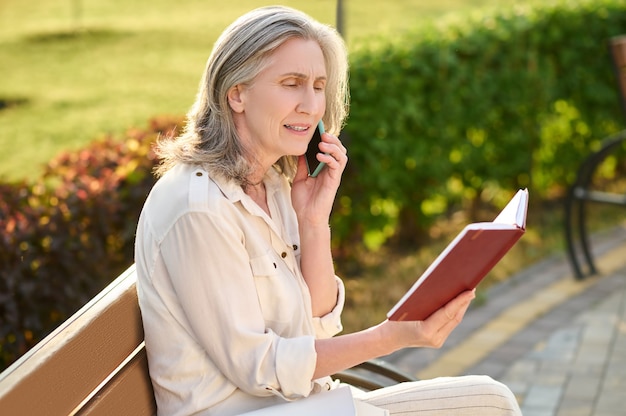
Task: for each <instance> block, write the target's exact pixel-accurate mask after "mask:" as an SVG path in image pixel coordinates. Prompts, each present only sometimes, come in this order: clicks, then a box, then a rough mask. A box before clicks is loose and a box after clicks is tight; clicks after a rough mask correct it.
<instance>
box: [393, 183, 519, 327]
mask: <svg viewBox="0 0 626 416" xmlns="http://www.w3.org/2000/svg"><path fill="white" fill-rule="evenodd" d="M527 210H528V190H526V189H520V190H519V191H518V192H517V194H515V196H514V197H513V199H511V201H510V202H509V203H508V204H507V206H506V207H504V209H503V210H502V212H501V213H500V214H499V215H498V216H497V217H496V219H495V220H493V221H492V222H478V223H473V224H469V225H467V226H466V227H465V228H464V229H463V231H461V232H460V233H459V235H457V236H456V238H455V239H454V240H452V242H451V243H450V244H448V246H447V247H446V249H445V250H444V251H443V252H442V253H441V254H440V255H439V257H437V259H435V261H434V262H433V263H432V264H431V265H430V266H429V267H428V269H426V271H425V272H424V274H422V276H421V277H420V278H419V279H418V280H417V282H415V284H414V285H413V287H411V289H410V290H409V291H408V292H407V293H406V294H405V295H404V296H403V297H402V299H400V301H398V303H397V304H396V305H395V306H394V307H393V308H391V310H390V311H389V312H388V313H387V317H388V318H389V319H390V320H392V321H422V320H424V319H426V318H428V317H429V316H430V315H431V314H432V313H433V312H435V311H436V310H438V309H439V308H441V307H442V306H443V305H445V304H446V303H448V302H450V301H451V300H452V299H454V298H455V297H457V296H458V295H459V294H461V293H462V292H464V291H466V290H471V289H474V288H475V287H476V286H477V285H478V283H479V282H480V281H481V280H482V279H483V278H484V277H485V276H486V275H487V273H489V271H491V269H492V268H493V266H495V265H496V263H498V262H499V261H500V259H502V257H504V255H505V254H506V253H507V252H508V251H509V250H510V249H511V247H513V245H515V243H516V242H517V240H519V239H520V237H521V236H522V235H523V234H524V232H525V231H526V212H527Z"/></svg>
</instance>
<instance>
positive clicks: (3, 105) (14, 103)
mask: <svg viewBox="0 0 626 416" xmlns="http://www.w3.org/2000/svg"><path fill="white" fill-rule="evenodd" d="M29 101H30V100H29V99H28V98H25V97H2V96H0V111H2V110H8V109H10V108H14V107H18V106H20V105H25V104H28V102H29Z"/></svg>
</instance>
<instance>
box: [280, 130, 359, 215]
mask: <svg viewBox="0 0 626 416" xmlns="http://www.w3.org/2000/svg"><path fill="white" fill-rule="evenodd" d="M319 150H320V152H321V153H318V154H317V160H319V161H320V162H324V163H326V166H325V167H324V168H323V169H322V171H321V172H320V173H319V175H317V177H315V178H311V177H309V175H308V171H307V167H306V161H305V157H304V156H299V157H298V170H297V172H296V176H295V178H294V181H293V187H292V190H291V199H292V203H293V207H294V209H295V211H296V214H297V215H298V220H299V221H300V222H305V223H308V224H311V225H322V224H323V225H324V226H328V218H329V217H330V212H331V210H332V206H333V203H334V200H335V196H336V195H337V189H338V188H339V184H340V182H341V175H342V174H343V171H344V169H345V167H346V164H347V163H348V156H347V150H346V148H345V147H344V146H343V144H342V143H341V141H340V140H339V139H338V138H337V137H335V136H333V135H332V134H329V133H324V134H323V135H322V142H321V143H320V145H319Z"/></svg>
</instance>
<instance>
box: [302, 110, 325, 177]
mask: <svg viewBox="0 0 626 416" xmlns="http://www.w3.org/2000/svg"><path fill="white" fill-rule="evenodd" d="M322 134H324V123H322V120H320V122H319V123H317V128H316V129H315V132H313V138H312V139H311V141H310V142H309V147H307V149H306V154H305V156H306V166H307V169H308V170H309V176H311V177H313V178H314V177H316V176H317V175H318V174H319V173H320V172H321V171H322V168H324V165H325V163H324V162H320V161H319V160H317V158H316V157H315V155H317V154H318V153H319V152H320V148H319V144H320V142H321V141H322Z"/></svg>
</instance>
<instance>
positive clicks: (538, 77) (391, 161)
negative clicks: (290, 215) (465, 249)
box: [333, 0, 626, 246]
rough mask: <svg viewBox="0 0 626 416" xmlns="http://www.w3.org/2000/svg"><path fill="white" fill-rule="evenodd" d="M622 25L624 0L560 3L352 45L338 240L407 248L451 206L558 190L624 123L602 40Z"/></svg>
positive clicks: (625, 16) (625, 15) (336, 220)
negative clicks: (391, 241)
mask: <svg viewBox="0 0 626 416" xmlns="http://www.w3.org/2000/svg"><path fill="white" fill-rule="evenodd" d="M625 27H626V3H624V2H623V1H617V0H586V1H575V2H572V1H568V2H562V3H560V4H558V5H555V6H536V7H533V8H531V7H523V6H520V7H516V8H514V9H512V10H506V11H501V12H498V13H496V14H481V15H477V16H474V17H473V18H471V19H465V20H464V21H463V22H453V23H450V24H447V25H445V26H439V27H437V26H434V25H432V26H429V27H425V28H419V29H417V30H415V31H413V32H411V33H409V34H407V35H406V36H403V37H402V38H401V39H399V40H398V39H396V40H386V39H377V40H375V41H371V42H369V43H366V44H364V45H361V47H360V48H358V50H357V51H356V52H355V53H353V55H352V57H351V67H352V72H351V96H352V97H351V111H350V118H349V120H348V124H347V126H346V129H345V132H346V137H347V138H348V139H349V141H350V144H349V155H350V163H349V167H350V169H349V170H348V172H347V174H346V175H345V179H344V181H343V184H342V188H341V190H340V196H339V203H338V205H337V209H336V215H335V217H334V219H333V222H334V223H333V228H334V237H335V239H336V241H337V245H338V246H339V245H340V244H341V243H342V242H344V241H346V240H348V239H350V240H352V241H360V240H361V239H362V238H363V236H365V237H367V236H368V234H370V235H374V236H376V237H377V238H376V239H374V240H372V241H374V242H377V243H382V242H384V241H385V239H386V238H387V237H388V236H393V235H396V236H398V235H400V238H399V239H398V240H399V242H400V243H403V244H407V243H411V241H410V240H408V239H407V238H408V237H410V236H420V235H423V233H424V230H426V229H428V227H429V225H430V224H432V223H433V222H434V221H435V220H436V219H437V218H439V217H441V216H442V215H445V214H447V213H449V212H450V211H451V210H454V209H457V208H459V206H461V205H460V204H465V205H464V208H468V207H470V208H471V207H476V206H479V205H480V204H481V202H482V199H484V200H494V201H495V203H496V205H497V204H499V203H500V204H501V203H503V202H505V200H506V199H507V198H508V197H509V196H511V195H512V193H513V192H514V191H515V190H516V188H519V187H528V188H530V191H531V195H532V196H533V198H538V197H544V196H546V195H548V194H557V195H558V194H563V192H564V189H565V188H566V187H567V184H568V183H571V181H572V180H573V178H574V175H575V173H576V169H577V166H578V164H579V163H580V162H581V160H582V159H583V158H584V157H585V156H586V155H587V154H588V153H589V152H590V151H591V150H592V149H594V148H597V146H598V145H599V143H600V141H601V139H602V138H603V137H604V136H606V135H608V134H611V133H614V132H615V131H617V130H618V129H619V128H620V126H621V121H622V116H621V114H620V105H619V98H618V89H617V84H616V79H615V77H614V74H613V72H612V62H611V59H610V57H609V55H608V48H607V42H608V40H609V38H611V37H613V36H616V35H619V34H621V33H622V32H623V30H624V28H625ZM498 195H500V196H499V198H500V199H498V197H496V196H498ZM470 212H471V210H470ZM471 219H477V218H471ZM398 223H399V224H401V225H402V226H401V227H396V224H398ZM396 228H398V229H396ZM381 229H382V230H384V231H383V232H382V233H381V231H380V230H381Z"/></svg>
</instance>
